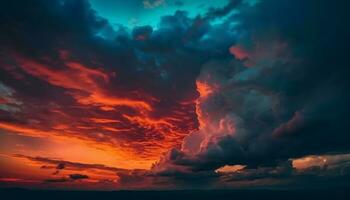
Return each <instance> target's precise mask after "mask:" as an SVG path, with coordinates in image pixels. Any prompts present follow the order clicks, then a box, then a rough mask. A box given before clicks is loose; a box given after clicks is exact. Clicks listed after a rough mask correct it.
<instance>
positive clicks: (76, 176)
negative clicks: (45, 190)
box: [69, 174, 89, 180]
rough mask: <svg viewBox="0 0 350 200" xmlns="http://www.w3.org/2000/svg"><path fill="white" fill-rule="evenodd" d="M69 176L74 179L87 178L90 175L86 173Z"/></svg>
mask: <svg viewBox="0 0 350 200" xmlns="http://www.w3.org/2000/svg"><path fill="white" fill-rule="evenodd" d="M69 178H70V179H72V180H80V179H87V178H89V177H88V176H87V175H84V174H70V175H69Z"/></svg>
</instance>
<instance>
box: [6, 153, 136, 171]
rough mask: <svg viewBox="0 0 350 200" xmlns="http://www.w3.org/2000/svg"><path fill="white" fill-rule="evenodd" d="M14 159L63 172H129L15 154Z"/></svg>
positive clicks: (99, 165) (98, 165) (96, 165)
mask: <svg viewBox="0 0 350 200" xmlns="http://www.w3.org/2000/svg"><path fill="white" fill-rule="evenodd" d="M13 156H14V157H18V158H25V159H28V160H30V161H34V162H38V163H40V164H51V165H55V166H56V167H55V168H56V169H57V170H63V169H76V170H85V169H99V170H105V171H112V172H125V171H129V170H127V169H122V168H116V167H109V166H105V165H102V164H86V163H79V162H70V161H65V160H58V159H51V158H46V157H39V156H38V157H32V156H26V155H21V154H15V155H13ZM46 168H47V167H46Z"/></svg>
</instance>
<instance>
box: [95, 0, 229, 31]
mask: <svg viewBox="0 0 350 200" xmlns="http://www.w3.org/2000/svg"><path fill="white" fill-rule="evenodd" d="M148 2H149V4H148ZM157 2H158V3H157ZM90 3H91V6H92V8H93V9H94V10H95V11H96V12H97V14H98V15H99V16H101V17H103V18H106V19H107V20H108V21H109V22H110V23H111V24H112V25H117V24H122V25H124V26H126V27H128V28H131V29H132V28H133V27H134V26H144V25H150V26H152V27H153V28H157V24H158V22H159V19H160V18H161V17H162V16H164V15H172V14H174V13H175V12H176V11H177V10H184V11H187V12H188V14H189V16H190V17H194V16H196V15H202V14H204V13H205V12H206V11H207V10H208V9H209V8H219V7H224V6H225V5H226V4H227V3H228V0H207V1H200V0H181V1H180V0H167V1H166V0H164V1H163V0H148V1H147V0H132V1H125V0H105V1H100V0H90Z"/></svg>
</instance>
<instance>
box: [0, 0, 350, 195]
mask: <svg viewBox="0 0 350 200" xmlns="http://www.w3.org/2000/svg"><path fill="white" fill-rule="evenodd" d="M143 4H144V6H145V7H146V8H156V7H159V6H163V5H165V1H143ZM18 5H21V6H18ZM340 7H343V8H346V7H347V6H338V5H336V4H329V3H327V2H319V1H317V3H316V1H308V2H306V1H293V2H286V1H277V0H266V1H259V2H258V1H229V2H228V4H227V5H226V6H224V7H222V8H210V9H209V10H208V11H207V12H206V13H204V14H203V15H198V16H195V17H193V16H191V15H189V13H187V12H186V11H182V10H178V11H176V12H175V13H173V14H168V15H164V16H163V17H161V19H160V20H159V25H158V27H157V28H152V27H150V26H141V27H135V28H134V29H133V30H127V28H125V27H124V26H123V25H118V30H113V27H114V26H112V25H111V24H110V23H109V22H108V21H107V20H106V19H103V18H101V17H100V16H97V15H96V12H95V11H93V10H92V8H91V7H90V5H89V2H88V1H83V0H81V1H80V0H78V1H50V3H48V2H46V1H39V3H37V2H36V3H33V2H32V1H25V2H18V1H8V2H5V3H3V4H2V9H1V12H0V17H1V19H6V23H1V25H0V29H1V30H2V31H1V33H0V40H1V43H2V45H1V47H0V51H1V55H0V63H1V67H0V78H1V83H0V91H1V95H0V113H1V115H0V116H1V117H0V129H1V131H4V132H6V133H15V134H19V135H23V136H28V137H40V138H41V139H43V140H44V139H45V138H55V139H56V138H64V139H66V140H72V141H73V140H74V141H75V140H78V141H79V142H81V143H82V144H85V145H90V144H91V145H92V146H94V147H96V148H98V149H103V150H106V151H111V152H113V153H115V154H117V155H118V159H121V160H130V163H132V164H130V165H132V166H133V167H134V168H139V167H140V168H143V169H142V170H126V169H122V168H114V167H108V166H105V165H100V164H84V163H79V162H71V161H65V160H58V159H51V158H48V157H45V156H42V157H31V156H25V155H16V156H17V157H21V158H26V159H29V160H31V161H33V162H38V163H40V164H42V165H45V166H47V167H44V168H50V167H51V168H50V169H53V170H56V171H55V172H54V173H55V175H57V174H58V173H59V171H60V170H67V169H68V170H69V169H76V170H85V169H95V170H96V169H98V170H105V171H109V172H113V173H117V174H118V176H119V177H120V183H122V184H125V185H128V186H130V187H133V186H137V187H140V188H142V187H149V186H150V185H154V186H155V187H156V186H157V187H162V186H163V187H175V186H176V185H180V186H178V187H184V188H186V187H188V188H191V187H194V186H198V187H199V188H201V187H203V188H205V187H208V188H209V187H219V186H222V185H220V184H222V181H223V182H225V183H226V182H235V183H237V182H240V183H242V182H244V181H248V182H250V181H256V180H258V181H261V180H265V181H269V180H270V179H277V180H279V181H280V180H282V179H283V180H287V179H290V180H292V181H296V182H301V183H308V181H310V180H308V178H310V177H311V178H310V179H312V181H315V180H322V181H324V180H327V179H334V182H336V180H337V179H339V180H340V179H341V176H340V175H339V174H342V173H343V174H344V175H345V177H347V176H348V167H347V164H345V165H344V164H343V163H342V164H340V163H338V164H339V165H341V166H342V167H339V166H338V164H334V165H333V164H332V165H330V166H331V167H325V166H324V165H322V166H317V165H316V166H309V163H308V164H305V161H300V160H299V161H296V160H295V159H301V158H304V157H309V156H310V155H325V154H327V155H330V154H332V155H337V154H339V155H341V154H344V153H346V152H348V151H349V145H348V144H349V137H348V135H347V132H348V131H347V130H348V126H347V124H348V113H349V109H348V108H349V106H348V102H349V97H350V96H349V95H348V92H347V91H348V85H349V81H348V77H347V74H348V72H349V69H348V67H347V62H346V59H345V58H346V55H345V54H346V52H347V51H346V50H345V46H346V45H344V41H346V38H347V34H345V33H346V32H347V31H345V30H344V29H345V28H344V26H343V24H345V22H344V19H347V18H346V17H344V16H342V15H341V14H339V13H340V11H339V8H340ZM334 11H337V13H335V12H334ZM325 13H326V14H325ZM38 19H40V20H38ZM159 157H160V158H159ZM327 159H328V158H327ZM157 160H158V162H155V161H157ZM291 160H292V163H291ZM311 160H312V162H315V163H317V162H319V161H315V159H314V158H313V159H311ZM154 162H155V163H154ZM298 162H299V163H300V162H301V163H303V162H304V163H303V164H304V165H306V167H305V169H303V170H299V171H298V169H297V170H296V169H294V168H293V167H294V164H293V163H298ZM312 162H311V163H312ZM344 162H345V163H347V161H344ZM152 163H154V164H153V165H152V166H151V164H152ZM237 165H240V166H244V168H242V169H240V170H237V171H235V172H233V173H228V174H224V175H222V174H220V173H216V172H215V171H216V170H217V169H220V168H221V167H224V166H237ZM150 166H151V169H150V170H147V169H148V168H149V167H150ZM322 174H326V175H327V176H326V179H323V178H320V177H321V176H322ZM60 175H61V174H60ZM71 175H73V174H71ZM80 175H81V176H84V175H82V174H80ZM88 175H89V176H90V174H88ZM86 176H87V175H86ZM78 177H79V176H78ZM71 179H72V178H65V177H63V178H62V179H48V182H50V181H49V180H51V182H52V181H53V182H54V181H56V182H60V181H61V182H64V181H66V180H71ZM312 181H311V182H312ZM264 183H266V182H264Z"/></svg>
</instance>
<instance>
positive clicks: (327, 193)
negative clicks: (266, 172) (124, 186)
mask: <svg viewBox="0 0 350 200" xmlns="http://www.w3.org/2000/svg"><path fill="white" fill-rule="evenodd" d="M349 191H350V190H349V188H341V189H322V190H321V189H307V190H303V189H299V190H173V191H56V190H27V189H1V190H0V195H1V196H0V197H1V198H2V199H11V200H12V199H49V200H51V199H61V200H65V199H126V200H133V199H139V200H148V199H152V200H157V199H165V200H172V199H181V200H183V199H191V200H195V199H200V200H206V199H212V200H225V199H242V200H250V199H269V200H272V199H279V200H288V199H293V200H297V199H317V200H320V199H331V200H335V199H350V192H349Z"/></svg>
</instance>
